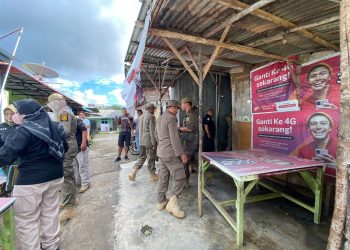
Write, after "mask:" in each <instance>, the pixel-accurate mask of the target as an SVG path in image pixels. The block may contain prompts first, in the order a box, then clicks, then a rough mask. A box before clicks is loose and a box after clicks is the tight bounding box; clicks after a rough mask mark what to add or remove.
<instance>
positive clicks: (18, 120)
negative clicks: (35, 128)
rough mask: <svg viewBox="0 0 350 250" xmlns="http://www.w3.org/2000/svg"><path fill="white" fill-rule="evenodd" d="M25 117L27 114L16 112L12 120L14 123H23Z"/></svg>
mask: <svg viewBox="0 0 350 250" xmlns="http://www.w3.org/2000/svg"><path fill="white" fill-rule="evenodd" d="M24 117H25V115H21V114H18V113H16V114H14V115H13V117H12V120H13V122H14V123H16V124H18V125H22V124H23V119H24Z"/></svg>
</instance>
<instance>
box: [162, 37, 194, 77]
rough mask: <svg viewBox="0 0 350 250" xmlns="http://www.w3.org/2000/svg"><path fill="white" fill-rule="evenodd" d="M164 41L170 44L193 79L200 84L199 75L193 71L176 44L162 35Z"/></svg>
mask: <svg viewBox="0 0 350 250" xmlns="http://www.w3.org/2000/svg"><path fill="white" fill-rule="evenodd" d="M162 38H163V40H164V42H165V43H166V44H167V45H168V46H169V48H170V49H171V50H172V51H173V53H174V54H175V55H176V57H177V58H178V59H179V61H180V62H181V63H182V65H183V66H184V67H185V68H186V69H187V71H188V73H190V75H191V76H192V78H193V80H194V81H195V82H196V83H197V84H198V77H197V75H196V74H195V73H194V72H193V70H192V69H191V67H190V66H189V65H188V64H187V62H186V61H185V59H184V58H183V57H182V55H181V53H180V52H179V51H178V50H177V49H176V48H175V46H174V45H172V43H171V42H170V41H169V40H168V39H167V38H166V37H162Z"/></svg>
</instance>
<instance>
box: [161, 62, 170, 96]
mask: <svg viewBox="0 0 350 250" xmlns="http://www.w3.org/2000/svg"><path fill="white" fill-rule="evenodd" d="M168 64H169V62H167V63H166V66H165V70H164V72H163V79H162V83H161V84H160V91H161V90H162V88H163V84H164V80H165V76H166V73H167V70H168Z"/></svg>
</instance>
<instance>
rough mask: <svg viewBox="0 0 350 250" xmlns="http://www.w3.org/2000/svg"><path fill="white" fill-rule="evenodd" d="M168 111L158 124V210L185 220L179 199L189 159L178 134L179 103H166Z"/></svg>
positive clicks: (170, 101)
mask: <svg viewBox="0 0 350 250" xmlns="http://www.w3.org/2000/svg"><path fill="white" fill-rule="evenodd" d="M166 107H167V110H166V111H165V113H164V114H162V115H161V116H160V117H159V118H158V120H157V124H156V139H157V142H158V147H157V155H158V157H159V161H160V169H159V183H158V209H159V210H163V209H164V208H165V209H166V210H167V211H168V212H169V213H171V214H173V215H174V216H175V217H176V218H180V219H181V218H184V217H185V212H184V211H183V210H181V208H180V206H179V204H178V199H179V195H180V194H181V191H182V189H183V187H184V185H185V183H186V174H185V170H184V164H186V163H187V161H188V158H187V155H186V154H185V153H184V150H183V148H182V145H181V139H180V137H179V133H178V126H177V119H176V114H177V112H178V110H179V108H180V107H179V102H178V101H176V100H169V101H167V103H166ZM170 174H171V176H172V177H173V187H172V196H171V198H170V200H169V201H168V200H167V199H166V196H165V194H166V192H167V191H168V185H169V177H170Z"/></svg>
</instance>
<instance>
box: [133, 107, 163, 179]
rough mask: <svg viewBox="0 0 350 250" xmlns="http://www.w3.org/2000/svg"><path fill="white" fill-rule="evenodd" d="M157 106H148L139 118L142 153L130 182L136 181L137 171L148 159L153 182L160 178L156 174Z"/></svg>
mask: <svg viewBox="0 0 350 250" xmlns="http://www.w3.org/2000/svg"><path fill="white" fill-rule="evenodd" d="M155 109H156V106H154V104H153V103H148V104H146V110H145V112H144V113H143V114H142V115H141V116H140V117H139V118H138V126H139V138H140V146H141V153H140V155H139V157H138V160H137V162H136V164H135V165H134V167H133V169H132V171H131V173H130V174H129V180H130V181H135V178H136V174H137V171H139V170H140V169H141V168H142V166H143V164H144V163H145V161H146V159H148V171H149V174H150V180H151V181H158V179H159V177H158V175H157V174H156V149H157V141H156V138H155V127H156V118H155V117H154V110H155Z"/></svg>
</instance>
